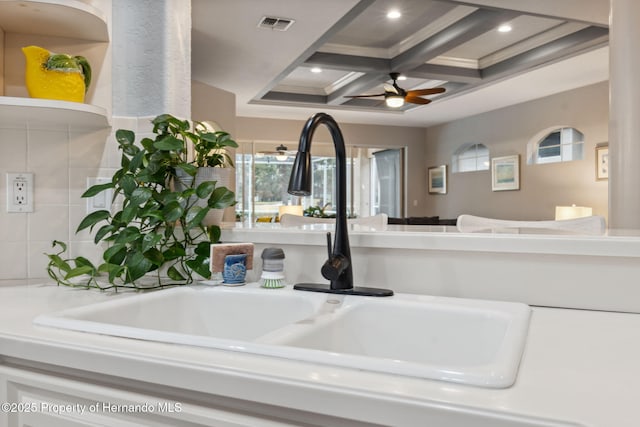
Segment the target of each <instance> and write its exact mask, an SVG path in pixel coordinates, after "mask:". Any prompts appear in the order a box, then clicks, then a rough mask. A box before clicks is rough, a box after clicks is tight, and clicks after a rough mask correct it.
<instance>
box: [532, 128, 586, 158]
mask: <svg viewBox="0 0 640 427" xmlns="http://www.w3.org/2000/svg"><path fill="white" fill-rule="evenodd" d="M583 147H584V135H583V134H582V132H580V131H579V130H577V129H575V128H571V127H554V128H550V129H547V130H545V131H543V132H540V133H539V134H538V135H536V136H535V137H534V138H532V140H531V141H530V142H529V144H528V145H527V164H530V165H531V164H543V163H556V162H569V161H572V160H582V158H583Z"/></svg>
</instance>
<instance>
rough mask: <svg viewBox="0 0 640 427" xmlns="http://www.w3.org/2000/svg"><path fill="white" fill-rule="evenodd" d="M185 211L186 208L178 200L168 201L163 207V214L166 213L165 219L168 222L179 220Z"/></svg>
mask: <svg viewBox="0 0 640 427" xmlns="http://www.w3.org/2000/svg"><path fill="white" fill-rule="evenodd" d="M183 213H184V208H183V207H182V206H181V205H180V203H178V202H177V201H173V202H169V203H167V205H166V206H165V207H164V208H163V209H162V215H164V219H165V221H168V222H173V221H177V220H179V219H180V217H182V214H183Z"/></svg>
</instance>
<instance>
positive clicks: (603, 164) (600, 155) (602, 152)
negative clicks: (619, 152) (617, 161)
mask: <svg viewBox="0 0 640 427" xmlns="http://www.w3.org/2000/svg"><path fill="white" fill-rule="evenodd" d="M607 179H609V144H607V143H604V144H598V145H596V181H604V180H607Z"/></svg>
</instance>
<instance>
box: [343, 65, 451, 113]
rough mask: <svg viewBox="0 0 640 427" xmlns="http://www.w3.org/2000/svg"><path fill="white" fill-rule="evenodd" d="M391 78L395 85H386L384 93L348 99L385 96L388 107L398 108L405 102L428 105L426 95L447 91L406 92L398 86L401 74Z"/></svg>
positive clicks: (437, 89)
mask: <svg viewBox="0 0 640 427" xmlns="http://www.w3.org/2000/svg"><path fill="white" fill-rule="evenodd" d="M389 77H391V80H393V84H392V85H390V84H387V83H385V85H384V93H378V94H375V95H351V96H346V98H373V97H378V96H384V99H385V103H386V104H387V106H388V107H392V108H398V107H402V106H403V105H404V103H405V102H409V103H411V104H428V103H430V102H431V100H430V99H426V98H421V97H422V96H424V95H433V94H436V93H443V92H444V91H445V90H446V89H445V88H443V87H434V88H430V89H416V90H404V89H403V88H401V87H400V86H398V82H397V80H398V77H400V73H389Z"/></svg>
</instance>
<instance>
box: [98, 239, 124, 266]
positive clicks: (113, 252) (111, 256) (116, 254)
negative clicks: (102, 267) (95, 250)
mask: <svg viewBox="0 0 640 427" xmlns="http://www.w3.org/2000/svg"><path fill="white" fill-rule="evenodd" d="M126 255H127V248H126V246H125V245H124V244H121V243H116V244H115V245H113V246H111V247H109V248H107V250H106V251H104V254H102V258H103V259H104V260H105V261H106V262H107V263H109V264H116V265H120V264H122V261H124V258H125V256H126Z"/></svg>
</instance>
